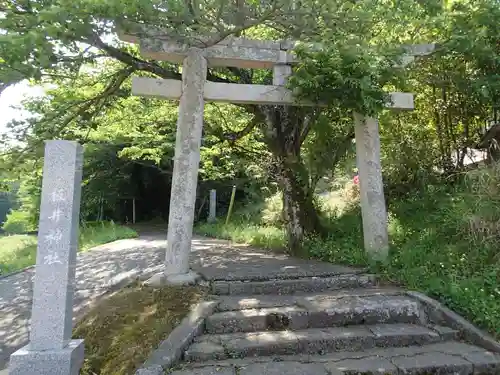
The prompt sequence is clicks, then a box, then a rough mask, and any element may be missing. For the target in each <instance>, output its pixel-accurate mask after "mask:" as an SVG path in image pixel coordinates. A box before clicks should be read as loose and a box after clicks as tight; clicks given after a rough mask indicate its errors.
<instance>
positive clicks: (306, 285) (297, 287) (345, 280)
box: [229, 275, 374, 295]
mask: <svg viewBox="0 0 500 375" xmlns="http://www.w3.org/2000/svg"><path fill="white" fill-rule="evenodd" d="M373 281H374V280H373V277H371V276H369V275H339V276H332V277H317V278H301V279H294V280H272V281H251V282H232V283H230V285H229V294H233V295H236V294H240V295H241V294H246V295H248V294H295V293H314V292H322V291H327V290H335V289H342V288H357V287H362V286H367V285H372V283H373Z"/></svg>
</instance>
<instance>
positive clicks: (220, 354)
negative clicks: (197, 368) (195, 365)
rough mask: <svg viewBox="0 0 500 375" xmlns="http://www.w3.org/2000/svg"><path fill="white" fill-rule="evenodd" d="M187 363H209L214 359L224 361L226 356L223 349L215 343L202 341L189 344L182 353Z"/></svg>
mask: <svg viewBox="0 0 500 375" xmlns="http://www.w3.org/2000/svg"><path fill="white" fill-rule="evenodd" d="M184 358H185V360H187V361H209V360H212V359H213V360H215V359H225V358H227V355H226V353H225V351H224V347H223V346H222V345H220V344H218V343H216V342H213V341H209V340H203V341H199V342H195V343H193V344H191V346H190V347H189V348H188V349H187V350H186V352H185V353H184Z"/></svg>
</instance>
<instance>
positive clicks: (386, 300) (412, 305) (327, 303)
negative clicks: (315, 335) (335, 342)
mask: <svg viewBox="0 0 500 375" xmlns="http://www.w3.org/2000/svg"><path fill="white" fill-rule="evenodd" d="M299 304H300V305H302V306H305V307H307V309H308V310H309V311H312V312H314V313H312V314H311V315H312V316H311V318H310V327H318V328H321V327H329V326H338V325H350V324H376V323H417V322H419V313H420V310H419V306H418V303H417V302H416V301H414V300H412V299H409V298H407V297H402V296H383V295H378V296H367V297H357V296H355V297H344V298H335V297H330V296H319V297H318V296H314V297H306V298H304V302H302V301H299Z"/></svg>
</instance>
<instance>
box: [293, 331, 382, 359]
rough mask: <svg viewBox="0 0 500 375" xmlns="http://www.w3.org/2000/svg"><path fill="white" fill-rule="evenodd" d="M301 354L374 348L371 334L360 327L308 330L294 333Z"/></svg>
mask: <svg viewBox="0 0 500 375" xmlns="http://www.w3.org/2000/svg"><path fill="white" fill-rule="evenodd" d="M295 333H296V335H297V338H298V340H299V344H300V350H301V352H303V353H310V354H318V353H325V352H329V351H337V350H351V351H357V350H363V349H367V348H371V347H373V346H374V341H373V334H372V333H371V332H370V331H369V330H368V329H367V328H366V327H362V326H353V327H336V328H324V329H308V330H303V331H297V332H295Z"/></svg>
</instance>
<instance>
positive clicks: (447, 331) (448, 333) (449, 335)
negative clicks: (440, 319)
mask: <svg viewBox="0 0 500 375" xmlns="http://www.w3.org/2000/svg"><path fill="white" fill-rule="evenodd" d="M429 328H431V329H432V330H433V331H436V332H437V333H439V335H440V336H441V338H442V339H443V340H455V339H457V338H458V336H459V332H458V331H457V330H456V329H453V328H450V327H445V326H440V325H430V326H429Z"/></svg>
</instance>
